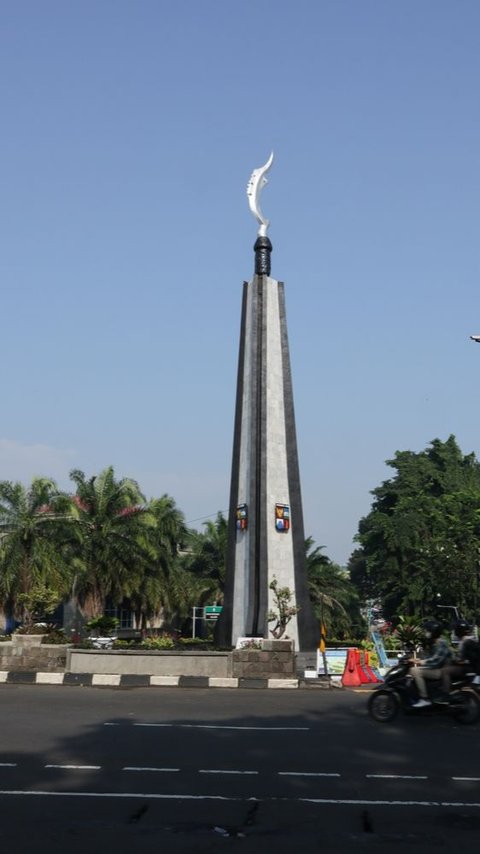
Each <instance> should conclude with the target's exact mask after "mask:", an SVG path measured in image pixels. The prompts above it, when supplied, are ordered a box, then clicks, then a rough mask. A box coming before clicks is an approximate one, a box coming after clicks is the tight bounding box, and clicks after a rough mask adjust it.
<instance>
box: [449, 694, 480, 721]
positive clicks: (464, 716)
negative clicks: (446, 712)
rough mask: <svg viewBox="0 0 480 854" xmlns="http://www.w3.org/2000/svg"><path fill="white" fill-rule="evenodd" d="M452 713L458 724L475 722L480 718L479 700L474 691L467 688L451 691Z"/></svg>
mask: <svg viewBox="0 0 480 854" xmlns="http://www.w3.org/2000/svg"><path fill="white" fill-rule="evenodd" d="M450 703H451V706H452V709H451V711H452V715H453V717H454V718H455V720H456V721H458V723H459V724H466V725H468V724H476V723H477V721H478V719H479V718H480V702H479V700H478V697H477V695H476V694H475V692H474V691H471V690H469V689H468V688H464V689H463V690H462V689H460V690H459V691H452V694H451V695H450Z"/></svg>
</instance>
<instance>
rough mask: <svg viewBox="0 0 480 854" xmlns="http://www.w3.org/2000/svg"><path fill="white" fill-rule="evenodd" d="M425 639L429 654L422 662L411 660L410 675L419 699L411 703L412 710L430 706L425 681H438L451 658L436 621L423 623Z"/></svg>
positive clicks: (430, 702)
mask: <svg viewBox="0 0 480 854" xmlns="http://www.w3.org/2000/svg"><path fill="white" fill-rule="evenodd" d="M423 628H424V631H425V637H426V638H427V640H429V641H430V645H431V654H430V655H429V656H428V658H424V659H423V661H417V660H415V659H413V660H412V661H411V663H412V664H413V665H414V666H413V667H412V668H411V670H410V673H411V675H412V676H413V678H414V680H415V685H416V686H417V691H418V694H419V699H418V700H417V702H416V703H413V708H415V709H420V708H422V707H423V706H431V705H432V701H431V700H430V698H429V696H428V691H427V685H426V680H428V681H430V680H431V679H437V680H440V679H441V678H442V672H443V668H444V667H445V666H446V665H447V664H448V662H449V661H450V658H451V655H452V653H451V651H450V647H449V645H448V643H447V641H446V640H445V639H444V638H442V636H441V635H442V626H441V625H440V623H437V621H436V620H427V621H426V622H425V623H424V626H423Z"/></svg>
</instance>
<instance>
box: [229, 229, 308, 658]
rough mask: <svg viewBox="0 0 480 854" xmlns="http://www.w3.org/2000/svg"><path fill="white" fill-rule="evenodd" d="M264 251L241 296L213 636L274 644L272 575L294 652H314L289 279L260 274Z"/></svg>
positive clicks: (258, 256)
mask: <svg viewBox="0 0 480 854" xmlns="http://www.w3.org/2000/svg"><path fill="white" fill-rule="evenodd" d="M268 243H269V241H268ZM257 248H258V247H257V244H256V246H255V249H256V252H257ZM269 248H270V249H271V244H270V245H269ZM261 250H262V252H263V255H262V256H260V255H259V253H258V252H257V255H256V274H255V276H254V277H253V279H252V280H251V281H250V282H245V283H244V289H243V306H242V320H241V332H240V352H239V364H238V381H237V400H236V414H235V428H234V444H233V460H232V476H231V490H230V508H229V539H228V557H227V579H226V590H225V600H224V607H223V612H222V615H221V617H220V619H219V621H218V624H217V627H216V636H217V640H218V641H219V642H220V643H222V644H225V645H230V644H231V645H233V646H234V645H235V643H236V640H237V638H238V637H244V636H256V637H265V638H268V637H271V635H270V632H269V625H268V622H267V613H268V611H269V610H270V609H271V608H273V604H274V603H273V598H272V591H271V590H270V589H269V584H270V582H271V581H272V579H273V578H274V577H275V578H276V579H277V580H278V583H279V585H280V586H281V587H289V588H290V590H292V592H293V594H294V599H293V600H292V604H295V605H296V606H297V607H299V608H300V611H299V613H298V615H297V616H296V617H294V618H293V619H292V620H291V622H290V623H289V624H288V626H287V631H286V634H287V636H288V637H290V638H292V639H293V640H294V641H295V648H296V649H297V650H298V649H301V650H313V649H315V648H316V647H317V645H318V638H319V626H318V622H317V620H316V619H315V617H314V614H313V609H312V607H311V604H310V599H309V596H308V588H307V578H306V567H305V533H304V527H303V512H302V499H301V490H300V475H299V466H298V454H297V440H296V431H295V416H294V407H293V393H292V377H291V369H290V356H289V348H288V335H287V323H286V314H285V291H284V285H283V282H278V281H277V280H276V279H273V278H271V277H270V275H267V274H259V272H258V271H259V270H265V269H266V270H267V271H268V273H269V252H268V251H267V250H268V247H267V249H265V246H264V245H263V244H262V246H261ZM265 258H267V260H268V266H267V267H266V266H265ZM282 510H283V511H284V512H285V514H288V519H287V518H285V520H284V524H283V527H282V520H281V519H280V518H279V519H278V520H277V518H276V517H277V515H280V514H281V513H282ZM270 628H271V626H270Z"/></svg>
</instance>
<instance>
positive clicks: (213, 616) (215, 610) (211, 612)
mask: <svg viewBox="0 0 480 854" xmlns="http://www.w3.org/2000/svg"><path fill="white" fill-rule="evenodd" d="M221 613H222V605H207V606H206V607H205V619H206V620H218V618H219V616H220V614H221Z"/></svg>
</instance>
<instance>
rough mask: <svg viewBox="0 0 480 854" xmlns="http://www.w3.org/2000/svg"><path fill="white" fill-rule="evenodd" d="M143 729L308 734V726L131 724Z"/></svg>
mask: <svg viewBox="0 0 480 854" xmlns="http://www.w3.org/2000/svg"><path fill="white" fill-rule="evenodd" d="M133 726H143V727H177V728H179V729H240V730H258V731H259V732H265V731H268V732H292V731H296V732H298V731H301V732H309V731H310V727H308V726H223V725H220V724H133Z"/></svg>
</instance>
